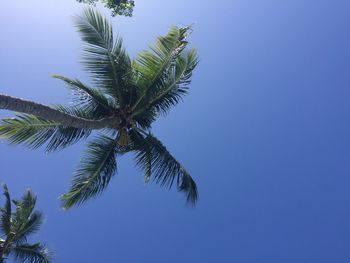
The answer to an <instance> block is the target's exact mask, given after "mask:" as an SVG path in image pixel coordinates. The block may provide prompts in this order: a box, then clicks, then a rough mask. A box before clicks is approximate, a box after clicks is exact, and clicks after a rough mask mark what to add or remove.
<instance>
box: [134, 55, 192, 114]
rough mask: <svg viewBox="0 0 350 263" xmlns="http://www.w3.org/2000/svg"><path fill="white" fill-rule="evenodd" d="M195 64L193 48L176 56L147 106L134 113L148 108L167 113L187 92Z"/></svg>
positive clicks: (143, 111) (142, 111)
mask: <svg viewBox="0 0 350 263" xmlns="http://www.w3.org/2000/svg"><path fill="white" fill-rule="evenodd" d="M197 64H198V58H197V54H196V50H195V49H192V50H190V51H189V52H185V53H184V54H181V55H180V56H178V57H177V58H176V61H175V63H174V66H173V67H172V68H170V69H169V71H168V74H167V75H165V76H164V80H163V81H162V85H160V87H158V88H157V91H156V92H154V93H153V94H152V95H153V97H152V98H150V99H149V104H148V106H145V107H144V108H143V109H142V110H140V111H139V112H136V113H135V115H136V116H137V115H142V114H144V113H145V111H148V110H150V109H151V110H152V112H157V113H163V114H166V113H168V112H169V110H170V109H171V108H172V107H173V106H175V105H176V104H177V103H179V101H181V99H182V98H183V96H184V95H186V94H187V92H188V88H189V84H190V83H191V77H192V72H193V70H194V69H195V67H196V65H197Z"/></svg>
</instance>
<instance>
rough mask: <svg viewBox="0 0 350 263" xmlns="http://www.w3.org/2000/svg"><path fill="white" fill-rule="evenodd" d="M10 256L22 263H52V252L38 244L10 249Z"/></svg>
mask: <svg viewBox="0 0 350 263" xmlns="http://www.w3.org/2000/svg"><path fill="white" fill-rule="evenodd" d="M11 254H12V255H13V256H14V258H15V260H16V261H18V262H23V263H49V262H52V252H51V251H49V250H48V249H46V248H45V246H44V245H42V244H40V243H35V244H21V245H17V246H15V247H13V248H12V250H11Z"/></svg>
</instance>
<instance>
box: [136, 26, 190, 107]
mask: <svg viewBox="0 0 350 263" xmlns="http://www.w3.org/2000/svg"><path fill="white" fill-rule="evenodd" d="M190 31H191V29H190V27H185V28H178V27H172V28H170V30H169V33H168V34H167V35H166V36H164V37H159V38H158V39H157V41H156V44H155V45H154V46H152V47H151V50H152V52H150V51H144V52H142V53H140V54H139V55H138V57H137V59H136V63H133V64H132V65H133V67H134V70H135V71H136V72H137V74H138V76H139V78H138V79H137V86H138V88H139V99H138V101H137V102H136V103H135V104H134V105H133V109H134V110H138V109H140V108H142V106H143V105H144V104H145V103H146V104H147V102H148V98H149V97H150V96H151V97H152V94H154V93H156V92H157V86H160V85H162V83H163V80H164V76H166V75H167V74H168V69H169V67H171V65H172V63H174V61H175V59H176V57H177V56H178V55H179V54H180V53H181V51H182V50H183V49H184V48H185V47H186V45H187V41H186V37H187V36H188V34H189V33H190Z"/></svg>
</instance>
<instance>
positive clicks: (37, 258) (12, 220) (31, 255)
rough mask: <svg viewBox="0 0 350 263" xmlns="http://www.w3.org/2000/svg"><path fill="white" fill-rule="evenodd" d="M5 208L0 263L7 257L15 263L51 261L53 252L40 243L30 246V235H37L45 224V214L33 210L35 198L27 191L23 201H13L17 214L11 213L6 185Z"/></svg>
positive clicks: (0, 223)
mask: <svg viewBox="0 0 350 263" xmlns="http://www.w3.org/2000/svg"><path fill="white" fill-rule="evenodd" d="M4 196H5V199H6V201H5V205H4V207H3V208H0V231H1V235H2V236H1V239H0V262H1V263H2V262H5V259H6V258H7V257H8V256H13V257H14V258H15V260H16V261H19V262H28V263H39V262H40V263H48V262H51V254H52V253H51V252H50V251H49V250H48V249H46V248H45V246H44V245H43V244H41V243H34V244H29V243H28V242H27V238H28V236H29V235H31V234H34V233H35V232H37V231H38V230H39V228H40V226H41V224H42V222H43V215H42V213H41V212H39V211H34V206H35V203H36V197H35V196H33V194H32V192H31V191H30V190H27V191H26V192H25V193H24V195H23V197H22V199H21V200H13V201H12V202H13V204H14V205H15V206H16V211H15V212H12V207H11V199H10V194H9V191H8V189H7V186H6V185H4Z"/></svg>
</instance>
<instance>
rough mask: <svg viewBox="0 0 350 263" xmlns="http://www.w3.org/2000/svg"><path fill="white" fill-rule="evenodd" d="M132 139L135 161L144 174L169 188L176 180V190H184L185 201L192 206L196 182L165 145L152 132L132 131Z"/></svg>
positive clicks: (194, 198) (195, 193)
mask: <svg viewBox="0 0 350 263" xmlns="http://www.w3.org/2000/svg"><path fill="white" fill-rule="evenodd" d="M132 140H133V141H134V143H135V152H136V155H135V159H136V163H137V165H138V166H139V167H140V168H141V169H142V170H143V171H145V176H146V177H148V178H149V179H151V180H153V181H154V182H155V183H158V184H160V185H161V186H164V187H168V188H169V189H170V188H171V187H172V185H173V184H174V182H176V185H177V189H178V191H181V192H184V193H185V194H186V199H187V202H188V203H189V204H192V205H193V206H194V205H195V204H196V202H197V199H198V191H197V186H196V183H195V182H194V180H193V179H192V177H191V176H190V174H189V173H188V172H187V171H186V170H185V168H183V167H182V165H181V164H180V163H179V162H178V161H177V160H176V159H175V158H174V157H173V156H172V155H171V154H170V152H169V151H168V150H167V149H166V147H165V146H164V145H163V144H162V143H161V142H160V141H159V140H158V139H157V138H156V137H154V136H153V135H152V134H147V135H145V136H143V135H142V134H141V133H133V138H132ZM148 178H147V179H148Z"/></svg>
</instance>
